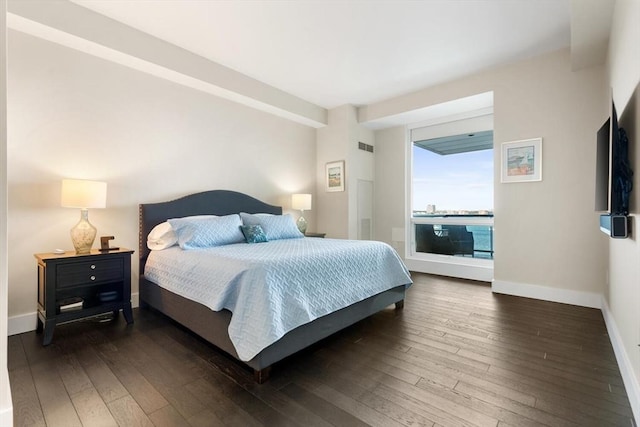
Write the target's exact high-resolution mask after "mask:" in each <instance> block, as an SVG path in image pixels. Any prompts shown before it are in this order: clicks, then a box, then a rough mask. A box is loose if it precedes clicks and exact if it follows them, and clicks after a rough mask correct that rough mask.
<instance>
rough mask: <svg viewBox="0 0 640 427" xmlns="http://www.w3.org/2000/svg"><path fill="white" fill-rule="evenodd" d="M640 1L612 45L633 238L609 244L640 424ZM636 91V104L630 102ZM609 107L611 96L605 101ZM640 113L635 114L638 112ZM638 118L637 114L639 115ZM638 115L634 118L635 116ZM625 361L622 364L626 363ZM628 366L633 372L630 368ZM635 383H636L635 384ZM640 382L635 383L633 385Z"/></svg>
mask: <svg viewBox="0 0 640 427" xmlns="http://www.w3.org/2000/svg"><path fill="white" fill-rule="evenodd" d="M638 22H640V2H639V1H634V0H618V1H617V2H616V7H615V10H614V17H613V25H612V32H611V37H610V44H609V57H608V72H609V84H610V86H611V89H612V92H613V99H614V101H615V103H616V107H617V110H618V115H619V117H621V118H622V119H623V120H622V121H621V122H620V124H621V126H625V127H626V128H627V130H628V131H629V141H630V156H631V160H632V169H633V170H634V172H635V175H634V189H633V194H632V197H631V205H630V211H631V212H630V214H631V223H632V224H631V227H632V228H631V230H632V231H631V233H632V236H631V238H630V239H625V240H614V239H611V240H610V241H609V253H610V257H609V270H610V275H609V288H608V294H606V299H607V303H608V308H609V310H610V314H611V316H612V319H613V321H612V322H610V323H611V324H612V325H614V327H615V329H617V333H618V336H619V339H620V347H619V349H617V350H619V351H617V352H616V355H617V356H618V361H619V362H622V363H619V364H620V365H621V371H623V374H624V373H625V369H627V370H628V372H627V374H628V377H627V378H625V385H626V386H627V393H628V394H629V397H630V400H631V402H632V405H633V404H635V406H634V412H635V416H636V420H640V386H639V384H640V347H638V345H639V344H640V310H639V308H640V263H639V260H640V228H639V227H640V221H638V218H639V217H640V216H639V215H640V203H639V202H640V99H639V98H640V86H639V82H640V45H639V44H638V41H639V40H640V26H639V25H638ZM634 91H635V99H634V100H633V101H634V102H635V104H634V105H630V103H629V101H630V99H631V97H632V96H633V94H634ZM604 102H605V103H607V104H608V102H609V99H608V97H607V98H606V99H605V100H604ZM633 109H635V112H632V110H633ZM633 113H635V114H633ZM632 114H633V115H632ZM621 359H622V360H621ZM625 362H626V364H627V368H625ZM629 378H631V379H629ZM633 379H635V381H633Z"/></svg>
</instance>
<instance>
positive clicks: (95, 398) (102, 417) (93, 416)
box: [71, 387, 118, 427]
mask: <svg viewBox="0 0 640 427" xmlns="http://www.w3.org/2000/svg"><path fill="white" fill-rule="evenodd" d="M71 401H72V402H73V406H74V407H75V408H76V412H77V413H78V417H79V418H80V421H81V422H82V425H83V426H96V427H116V426H118V423H117V422H116V420H115V419H114V418H113V416H112V415H111V412H109V408H107V405H106V403H104V400H102V397H101V396H100V394H99V393H98V392H97V391H96V389H94V388H93V387H92V388H90V389H83V390H81V391H79V392H78V393H76V394H73V395H71Z"/></svg>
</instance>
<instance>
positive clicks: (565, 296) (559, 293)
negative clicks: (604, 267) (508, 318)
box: [491, 279, 602, 308]
mask: <svg viewBox="0 0 640 427" xmlns="http://www.w3.org/2000/svg"><path fill="white" fill-rule="evenodd" d="M491 291H492V292H494V293H497V294H506V295H515V296H518V297H525V298H534V299H540V300H544V301H552V302H560V303H563V304H571V305H578V306H581V307H590V308H601V307H602V294H598V293H595V292H583V291H574V290H570V289H559V288H550V287H547V286H540V285H529V284H525V283H514V282H506V281H504V280H495V279H494V280H493V282H492V283H491Z"/></svg>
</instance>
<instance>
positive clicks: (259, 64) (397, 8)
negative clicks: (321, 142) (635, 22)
mask: <svg viewBox="0 0 640 427" xmlns="http://www.w3.org/2000/svg"><path fill="white" fill-rule="evenodd" d="M584 1H586V0H584ZM74 3H76V4H79V5H81V6H84V7H86V8H88V9H91V10H93V11H95V12H98V13H100V14H103V15H105V16H108V17H110V18H112V19H114V20H117V21H120V22H122V23H124V24H127V25H129V26H132V27H134V28H136V29H138V30H141V31H143V32H146V33H148V34H151V35H153V36H155V37H157V38H160V39H163V40H165V41H168V42H170V43H172V44H175V45H177V46H179V47H182V48H183V49H186V50H188V51H191V52H193V53H196V54H198V55H201V56H203V57H205V58H207V59H210V60H211V61H214V62H216V63H219V64H222V65H224V66H226V67H229V68H231V69H233V70H235V71H238V72H240V73H242V74H245V75H247V76H249V77H252V78H255V79H257V80H259V81H261V82H263V83H266V84H268V85H271V86H273V87H275V88H278V89H280V90H283V91H285V92H287V93H289V94H292V95H295V96H297V97H299V98H302V99H304V100H306V101H309V102H311V103H313V104H316V105H318V106H321V107H324V108H333V107H336V106H340V105H345V104H353V105H358V106H359V105H367V104H371V103H375V102H378V101H381V100H385V99H389V98H392V97H395V96H399V95H402V94H405V93H409V92H412V91H415V90H418V89H422V88H425V87H429V86H432V85H435V84H438V83H442V82H446V81H450V80H454V79H457V78H460V77H463V76H465V75H470V74H474V73H476V72H478V71H480V70H483V69H487V68H491V67H495V66H498V65H501V64H506V63H510V62H515V61H518V60H521V59H524V58H528V57H533V56H536V55H539V54H542V53H545V52H549V51H553V50H557V49H560V48H563V47H568V46H569V45H570V43H571V40H570V39H571V17H570V9H571V7H570V0H424V1H406V0H395V1H393V0H389V1H384V0H370V1H364V0H335V1H329V0H325V1H320V0H302V1H254V0H245V1H224V0H216V1H213V0H212V1H202V0H199V1H195V0H156V1H134V0H74Z"/></svg>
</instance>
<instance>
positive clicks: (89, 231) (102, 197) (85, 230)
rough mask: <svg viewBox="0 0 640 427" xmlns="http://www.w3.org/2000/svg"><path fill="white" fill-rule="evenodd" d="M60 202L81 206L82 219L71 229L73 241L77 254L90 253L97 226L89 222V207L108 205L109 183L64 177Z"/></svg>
mask: <svg viewBox="0 0 640 427" xmlns="http://www.w3.org/2000/svg"><path fill="white" fill-rule="evenodd" d="M60 204H61V205H62V206H63V207H66V208H80V221H79V222H78V223H77V224H76V225H75V227H73V228H72V229H71V241H72V242H73V247H74V248H75V249H76V253H77V254H88V253H89V252H91V246H93V241H94V240H95V238H96V228H95V227H94V226H93V225H91V223H90V222H89V208H104V207H106V205H107V183H106V182H99V181H87V180H80V179H63V180H62V192H61V197H60Z"/></svg>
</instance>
